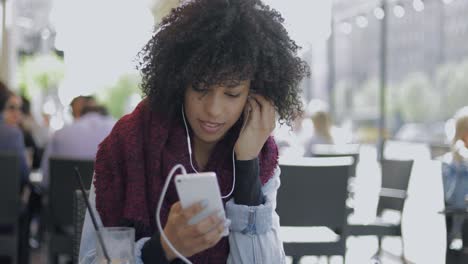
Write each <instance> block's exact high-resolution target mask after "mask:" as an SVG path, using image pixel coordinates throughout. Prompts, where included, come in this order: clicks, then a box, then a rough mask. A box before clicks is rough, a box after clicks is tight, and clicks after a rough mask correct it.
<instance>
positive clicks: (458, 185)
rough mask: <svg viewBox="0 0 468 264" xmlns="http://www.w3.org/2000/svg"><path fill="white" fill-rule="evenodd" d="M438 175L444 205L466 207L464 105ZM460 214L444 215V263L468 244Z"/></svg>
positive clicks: (467, 127)
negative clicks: (440, 179)
mask: <svg viewBox="0 0 468 264" xmlns="http://www.w3.org/2000/svg"><path fill="white" fill-rule="evenodd" d="M442 176H443V185H444V195H445V203H446V205H447V207H451V208H458V209H464V208H466V207H467V206H468V107H464V108H462V109H460V110H459V111H457V113H456V114H455V136H454V138H453V139H452V152H450V153H447V154H446V155H444V157H443V163H442ZM464 219H465V216H464V215H463V214H454V215H450V216H447V218H446V221H447V246H448V250H447V252H446V253H447V254H446V256H447V263H452V262H450V261H452V259H453V258H456V257H457V256H459V255H460V254H461V253H460V252H457V251H454V250H458V251H459V250H461V249H462V248H463V245H465V246H466V245H467V243H468V222H466V221H465V220H464Z"/></svg>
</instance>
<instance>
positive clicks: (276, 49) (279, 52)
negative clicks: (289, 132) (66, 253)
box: [80, 0, 308, 263]
mask: <svg viewBox="0 0 468 264" xmlns="http://www.w3.org/2000/svg"><path fill="white" fill-rule="evenodd" d="M282 22H283V18H282V17H281V16H280V14H279V13H278V12H276V11H275V10H272V9H270V8H269V7H268V6H266V5H264V4H263V3H262V2H261V1H260V0H195V1H191V2H188V3H186V4H184V5H182V6H180V7H178V8H176V9H174V10H172V12H171V14H170V15H169V16H167V17H165V18H164V19H163V20H162V22H161V25H160V27H159V30H158V32H157V33H156V34H155V35H154V36H153V37H152V39H151V40H150V41H149V43H148V44H147V45H146V46H145V47H144V49H143V51H142V52H141V53H140V58H141V64H140V69H141V72H142V75H143V83H142V89H143V92H144V93H145V95H146V98H145V99H144V100H143V101H142V102H141V103H140V104H139V106H138V107H137V108H136V109H135V110H134V111H133V113H131V114H130V115H127V116H125V117H123V118H122V119H121V120H120V121H119V122H118V123H117V124H116V126H115V127H114V129H113V131H112V132H111V134H110V135H109V136H108V137H107V138H106V139H105V140H104V141H103V142H102V143H101V145H100V148H99V151H98V154H97V157H96V164H95V176H94V177H95V181H94V184H93V186H92V188H91V195H90V199H91V200H92V202H93V205H94V202H95V207H96V209H97V213H98V214H99V216H100V220H102V224H103V225H104V226H133V227H135V230H136V239H137V243H136V256H137V262H139V263H142V262H143V263H179V262H180V260H179V259H178V258H177V256H176V254H175V252H173V251H172V250H171V249H170V248H169V246H168V245H167V243H166V242H165V241H164V240H162V239H161V236H160V233H159V230H158V228H157V227H156V219H155V210H156V205H157V203H158V200H159V197H160V195H161V191H162V188H163V185H164V183H165V181H166V179H167V177H168V174H169V171H170V170H171V169H172V168H173V167H174V166H175V165H176V164H182V165H183V166H184V167H185V169H186V170H187V172H194V171H195V170H196V171H199V172H201V171H214V172H216V175H217V177H218V182H219V185H220V190H221V195H222V196H225V199H223V203H224V204H225V211H226V215H227V218H228V220H226V221H223V220H221V219H220V218H219V217H218V216H216V215H211V216H209V217H207V218H205V219H204V220H203V221H201V222H200V223H198V224H190V223H189V220H190V219H191V218H192V217H193V216H194V215H196V214H197V213H199V212H200V211H201V210H202V204H195V205H193V206H192V207H190V208H186V209H183V208H181V206H180V203H179V202H178V197H177V193H176V191H175V188H174V184H173V183H171V184H170V186H169V189H168V192H167V194H166V197H165V199H164V201H163V206H162V210H161V223H162V226H163V229H164V230H163V231H164V233H165V235H166V236H167V238H168V239H169V240H170V241H171V243H172V244H173V245H174V247H175V248H176V249H177V250H178V251H179V252H180V253H181V254H182V255H183V256H185V257H187V258H189V259H190V260H191V261H192V262H193V263H226V262H227V263H284V261H285V256H284V251H283V247H282V243H281V241H280V239H279V236H278V229H279V217H278V215H277V214H276V213H275V207H276V192H277V189H278V187H279V184H280V180H279V174H280V171H279V169H278V151H277V147H276V144H275V142H274V140H273V138H271V137H270V133H271V132H272V131H273V129H274V126H275V120H276V115H278V118H279V119H280V120H283V121H286V122H289V121H290V120H292V119H293V118H294V117H295V116H296V115H297V114H299V113H300V112H301V103H300V99H299V93H300V91H299V88H298V84H299V82H300V80H301V79H302V78H303V77H304V76H305V75H307V74H308V67H307V65H306V63H305V62H304V61H302V60H301V59H300V58H299V57H297V54H296V53H297V50H298V46H297V45H296V44H295V42H294V41H292V40H291V39H290V38H289V36H288V33H287V32H286V30H285V29H284V27H283V25H282ZM187 138H189V139H190V140H187ZM189 144H190V149H191V151H190V152H189V150H188V149H189ZM234 173H235V175H234ZM234 177H235V184H234V181H233V179H234ZM231 190H233V191H232V192H231ZM226 228H229V231H230V234H229V237H223V236H222V233H223V232H224V230H225V229H226ZM94 237H95V236H94V231H93V228H92V225H91V222H90V219H89V217H87V219H86V220H85V225H84V228H83V237H82V242H81V249H80V260H81V262H82V263H90V262H92V261H93V260H94V258H95V254H94V249H95V246H96V244H95V243H96V242H95V239H94Z"/></svg>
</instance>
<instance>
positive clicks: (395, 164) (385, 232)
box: [348, 160, 413, 260]
mask: <svg viewBox="0 0 468 264" xmlns="http://www.w3.org/2000/svg"><path fill="white" fill-rule="evenodd" d="M381 166H382V188H381V191H380V195H379V202H378V206H377V218H376V220H375V222H373V223H371V224H366V225H359V224H350V225H349V226H348V235H350V236H369V235H374V236H377V237H378V243H379V247H378V252H377V253H376V256H378V255H379V254H380V253H381V250H382V249H381V243H382V237H385V236H401V215H402V214H401V213H402V211H403V207H404V203H405V201H406V198H407V190H408V183H409V179H410V175H411V170H412V168H413V160H382V162H381ZM386 210H394V211H397V212H399V213H400V219H399V221H398V222H397V223H395V222H388V221H386V219H385V218H384V217H383V213H384V211H386ZM402 243H403V240H402ZM402 248H404V245H403V246H402ZM403 252H404V251H403ZM401 258H402V259H403V260H404V253H403V254H402V256H401Z"/></svg>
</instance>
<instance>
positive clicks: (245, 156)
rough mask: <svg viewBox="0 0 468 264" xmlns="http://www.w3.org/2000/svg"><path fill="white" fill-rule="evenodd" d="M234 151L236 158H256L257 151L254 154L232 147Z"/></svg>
mask: <svg viewBox="0 0 468 264" xmlns="http://www.w3.org/2000/svg"><path fill="white" fill-rule="evenodd" d="M234 153H235V154H236V160H241V161H243V160H253V159H255V158H257V156H258V153H257V154H256V155H255V154H249V153H244V152H242V151H238V150H236V149H234Z"/></svg>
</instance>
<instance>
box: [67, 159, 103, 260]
mask: <svg viewBox="0 0 468 264" xmlns="http://www.w3.org/2000/svg"><path fill="white" fill-rule="evenodd" d="M74 169H75V176H76V178H77V179H78V183H79V185H80V190H81V193H82V194H83V197H84V200H85V203H86V207H87V208H88V212H89V215H90V216H91V220H93V226H94V230H96V234H97V237H98V241H99V244H101V247H102V251H103V252H104V257H105V258H106V260H107V263H111V259H110V257H109V253H107V249H106V246H105V245H104V240H103V239H102V236H101V233H99V228H98V224H97V221H96V217H95V216H94V213H93V210H91V204H89V200H88V196H87V195H86V192H85V188H84V185H83V181H82V180H81V174H80V171H79V170H78V168H77V167H76V166H75V167H74Z"/></svg>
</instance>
